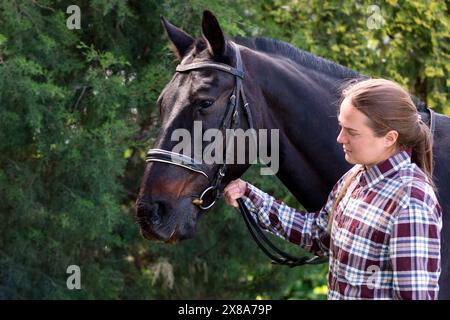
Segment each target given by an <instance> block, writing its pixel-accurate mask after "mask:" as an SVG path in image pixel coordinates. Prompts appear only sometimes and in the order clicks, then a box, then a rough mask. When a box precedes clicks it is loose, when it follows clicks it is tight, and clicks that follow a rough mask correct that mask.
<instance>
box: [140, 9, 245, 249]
mask: <svg viewBox="0 0 450 320" xmlns="http://www.w3.org/2000/svg"><path fill="white" fill-rule="evenodd" d="M161 23H162V25H163V27H164V29H165V30H166V33H167V35H168V37H169V39H170V41H171V44H172V51H173V52H174V54H175V56H176V57H177V58H178V60H179V62H180V64H179V66H178V67H177V71H178V72H176V73H175V74H174V75H173V77H172V79H171V80H170V82H169V83H168V84H167V85H166V87H165V88H164V89H163V91H162V92H161V94H160V96H159V98H158V100H157V105H158V107H159V110H160V121H161V127H160V131H159V133H158V136H157V139H156V141H155V144H154V148H153V149H151V150H150V151H149V153H148V156H147V161H148V162H147V165H146V168H145V173H144V176H143V179H142V183H141V188H140V192H139V197H138V199H137V202H136V208H137V210H136V217H137V220H138V222H139V224H140V227H141V233H142V235H143V236H144V237H145V238H147V239H149V240H162V241H165V242H175V241H177V240H182V239H189V238H192V237H193V236H194V234H195V230H196V225H197V221H198V219H199V217H200V216H201V215H202V214H203V213H204V212H206V211H207V210H209V209H210V208H211V207H212V206H213V204H214V202H215V200H216V199H217V198H218V196H219V195H220V192H221V191H222V190H223V187H224V186H225V185H226V183H227V182H229V181H231V180H232V179H236V178H237V177H239V176H240V175H242V173H243V172H244V171H245V170H246V169H247V168H248V167H249V165H245V164H240V165H232V166H227V167H226V169H225V167H224V166H223V165H221V164H220V163H217V164H216V163H209V164H206V165H205V164H204V163H201V161H196V158H194V157H193V156H192V154H191V155H189V154H188V155H186V156H185V155H184V153H183V155H182V154H181V153H180V152H179V149H177V148H178V147H179V146H180V142H179V140H177V139H176V138H177V137H178V138H180V137H181V136H183V135H184V134H187V136H189V137H191V138H192V139H188V141H183V148H185V149H184V152H186V150H194V153H195V152H196V151H197V153H196V154H194V155H198V150H200V155H201V153H202V150H204V148H205V145H207V143H206V142H204V141H203V139H202V137H200V139H198V138H199V137H198V133H200V135H203V133H204V132H207V130H208V129H215V128H222V129H223V128H224V127H223V125H224V124H225V125H227V123H228V122H229V121H232V118H233V114H232V113H233V112H231V113H230V110H232V108H233V107H234V105H233V102H236V101H233V100H232V98H231V99H230V97H233V96H234V97H235V98H236V90H237V89H236V88H237V84H238V83H241V82H239V81H241V80H239V79H238V78H239V77H240V76H241V75H240V72H241V71H242V70H237V69H236V68H235V67H234V66H236V63H238V62H239V61H238V59H240V56H239V57H236V50H237V49H236V47H235V46H234V45H233V44H232V43H231V42H230V41H228V40H227V39H226V38H225V37H224V34H223V32H222V29H221V27H220V26H219V23H218V21H217V19H216V18H215V17H214V15H213V14H212V13H211V12H209V11H205V12H204V13H203V19H202V38H199V39H194V38H193V37H192V36H190V35H189V34H187V33H186V32H185V31H183V30H181V29H180V28H178V27H176V26H174V25H173V24H171V23H169V22H168V21H167V20H166V19H165V18H164V17H161ZM228 66H230V67H232V66H233V67H232V68H229V69H227V68H228ZM183 67H184V69H183ZM241 69H242V67H241ZM237 96H238V97H239V94H237ZM241 99H242V98H241ZM238 100H239V98H238ZM238 105H239V103H238ZM230 108H231V109H230ZM239 117H244V116H243V115H239ZM199 123H200V124H201V128H200V132H197V133H196V132H195V130H196V127H195V126H196V125H198V124H199ZM241 123H242V122H241ZM195 135H197V136H195ZM216 138H217V137H216ZM199 140H200V146H199V145H198V143H199ZM196 143H197V145H196ZM174 164H175V165H174ZM196 168H197V170H196ZM225 171H226V172H225ZM218 177H219V179H218Z"/></svg>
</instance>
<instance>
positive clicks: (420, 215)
mask: <svg viewBox="0 0 450 320" xmlns="http://www.w3.org/2000/svg"><path fill="white" fill-rule="evenodd" d="M430 199H431V200H432V199H433V197H431V196H430V194H429V193H427V192H426V191H425V190H420V189H419V188H414V187H413V188H412V191H411V197H410V201H409V204H408V205H407V206H405V207H403V208H401V209H400V210H399V212H398V214H396V216H395V217H394V220H393V221H394V222H393V229H392V233H391V238H390V243H389V254H390V259H391V264H392V269H393V287H394V296H393V297H394V299H420V300H434V299H437V298H438V292H439V284H438V280H439V275H440V271H441V269H440V249H441V246H440V231H441V229H442V219H441V217H442V209H441V207H440V205H439V203H438V202H437V200H435V201H434V200H433V201H430Z"/></svg>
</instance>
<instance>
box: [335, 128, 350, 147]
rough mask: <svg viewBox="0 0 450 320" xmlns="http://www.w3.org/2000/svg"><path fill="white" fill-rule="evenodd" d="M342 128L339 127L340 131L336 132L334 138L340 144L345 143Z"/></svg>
mask: <svg viewBox="0 0 450 320" xmlns="http://www.w3.org/2000/svg"><path fill="white" fill-rule="evenodd" d="M343 131H344V130H342V129H341V131H340V132H339V134H338V136H337V139H336V141H337V142H338V143H342V144H344V143H346V140H347V139H346V138H345V135H344V132H343Z"/></svg>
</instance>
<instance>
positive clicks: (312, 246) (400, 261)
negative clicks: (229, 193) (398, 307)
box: [243, 151, 442, 299]
mask: <svg viewBox="0 0 450 320" xmlns="http://www.w3.org/2000/svg"><path fill="white" fill-rule="evenodd" d="M354 170H358V171H359V173H358V174H357V175H356V176H355V177H354V178H353V181H352V183H350V185H349V187H348V189H347V191H346V193H345V195H344V196H343V197H342V200H341V201H340V203H339V205H338V206H337V208H336V213H335V217H334V219H333V226H332V232H331V237H330V233H329V232H328V230H327V227H328V215H329V213H330V212H331V209H332V207H333V203H334V200H335V199H336V197H337V195H338V194H339V190H340V189H341V188H342V186H343V184H344V182H345V180H346V178H347V177H348V176H349V175H350V174H352V173H353V172H355V171H354ZM427 181H428V180H427V178H426V176H425V174H424V173H423V172H422V171H421V170H420V168H419V167H418V166H417V165H416V164H414V163H412V162H411V157H410V153H409V152H407V151H401V152H399V153H397V154H395V155H393V156H392V157H390V158H389V159H387V160H385V161H383V162H381V163H379V164H378V165H375V166H373V167H371V168H367V167H365V166H363V165H355V166H354V167H353V168H352V169H350V170H349V171H348V172H347V173H346V174H345V175H344V176H343V177H342V178H341V179H340V180H339V181H338V182H337V183H336V185H335V186H334V188H333V190H332V191H331V193H330V195H329V197H328V199H327V201H326V203H325V205H324V206H323V208H322V209H321V210H319V211H317V212H311V213H309V212H305V211H297V210H295V209H293V208H290V207H288V206H286V205H285V204H283V203H282V202H280V201H278V200H276V199H274V198H273V197H271V196H269V195H268V194H266V193H264V192H262V191H261V190H259V189H257V188H256V187H254V186H252V185H250V184H248V183H247V191H246V193H245V195H244V196H243V200H244V202H245V204H246V206H247V207H248V208H249V210H250V212H252V213H253V215H254V218H255V220H256V221H258V222H259V225H260V226H261V227H263V228H265V229H267V230H269V231H270V232H272V233H274V234H276V235H278V236H280V237H282V238H284V239H286V240H289V241H290V242H292V243H295V244H297V245H299V246H301V247H302V248H304V249H306V250H308V251H310V252H312V253H314V254H317V255H326V256H329V272H328V299H437V295H438V291H439V285H438V279H439V274H440V230H441V228H442V222H441V215H442V209H441V207H440V205H439V203H438V201H437V199H436V195H435V193H434V191H433V189H432V187H431V186H430V184H429V183H427Z"/></svg>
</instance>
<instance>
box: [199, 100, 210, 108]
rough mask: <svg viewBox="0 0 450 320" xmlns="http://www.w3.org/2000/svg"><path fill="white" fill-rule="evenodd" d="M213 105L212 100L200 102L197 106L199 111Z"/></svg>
mask: <svg viewBox="0 0 450 320" xmlns="http://www.w3.org/2000/svg"><path fill="white" fill-rule="evenodd" d="M213 104H214V101H212V100H205V101H201V102H200V103H199V104H198V107H199V108H200V109H206V108H208V107H210V106H212V105H213Z"/></svg>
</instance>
